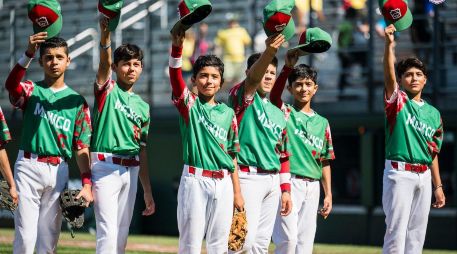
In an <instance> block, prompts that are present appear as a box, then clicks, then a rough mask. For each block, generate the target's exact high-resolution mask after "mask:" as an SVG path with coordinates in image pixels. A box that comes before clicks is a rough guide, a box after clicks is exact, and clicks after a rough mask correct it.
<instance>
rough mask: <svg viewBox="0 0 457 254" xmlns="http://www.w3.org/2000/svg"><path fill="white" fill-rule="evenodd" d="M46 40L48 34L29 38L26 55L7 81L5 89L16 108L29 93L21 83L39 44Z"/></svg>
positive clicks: (38, 34)
mask: <svg viewBox="0 0 457 254" xmlns="http://www.w3.org/2000/svg"><path fill="white" fill-rule="evenodd" d="M46 38H47V33H46V32H40V33H37V34H34V35H31V36H30V37H29V43H28V47H27V51H25V54H24V55H23V56H22V57H21V58H20V59H19V61H18V62H17V64H16V65H15V66H14V68H13V69H12V70H11V72H10V74H9V75H8V78H7V79H6V81H5V88H6V90H8V92H9V94H10V100H11V103H12V104H13V105H15V106H18V105H16V102H18V101H19V100H20V98H21V97H22V96H24V94H26V93H27V91H24V87H23V86H21V81H22V79H23V78H24V76H25V71H26V70H27V68H28V67H29V65H30V63H31V62H32V59H33V57H34V56H35V53H36V51H37V50H38V47H39V44H40V43H42V42H44V41H45V40H46ZM19 106H21V105H19Z"/></svg>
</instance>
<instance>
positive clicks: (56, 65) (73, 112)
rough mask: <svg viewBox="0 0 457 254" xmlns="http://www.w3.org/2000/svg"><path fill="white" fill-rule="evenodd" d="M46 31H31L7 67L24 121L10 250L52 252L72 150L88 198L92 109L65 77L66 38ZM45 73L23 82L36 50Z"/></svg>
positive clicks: (83, 194) (10, 87) (8, 84)
mask: <svg viewBox="0 0 457 254" xmlns="http://www.w3.org/2000/svg"><path fill="white" fill-rule="evenodd" d="M46 37H47V33H46V32H40V33H37V34H34V35H32V36H30V37H29V44H28V48H27V51H26V52H25V54H24V55H23V56H22V57H21V59H19V61H18V63H17V64H16V66H15V67H14V68H13V70H11V72H10V74H9V76H8V78H7V80H6V83H5V86H6V89H7V90H8V92H9V95H10V101H11V104H13V105H14V106H15V107H17V108H20V109H21V110H22V111H23V117H24V126H23V128H22V140H21V144H20V148H19V149H20V150H19V155H18V158H17V161H16V164H15V168H14V179H15V181H16V187H17V192H18V196H19V202H18V208H17V210H16V212H15V214H14V226H15V238H14V244H13V245H14V246H13V252H14V253H21V254H24V253H25V254H29V253H30V254H31V253H33V252H34V249H35V247H36V253H54V252H55V251H56V247H57V241H58V239H59V234H60V227H61V224H62V214H61V211H60V205H59V198H60V193H61V192H62V191H63V190H64V188H65V186H66V185H67V182H68V164H67V161H68V160H69V159H70V158H71V157H72V150H73V151H75V153H76V162H77V163H78V167H79V170H80V172H81V178H82V185H83V188H82V190H81V192H80V193H79V195H78V196H77V198H79V197H82V198H84V199H85V200H86V201H87V205H89V203H90V202H92V193H91V186H92V183H91V180H90V178H91V173H90V158H89V143H90V133H91V125H90V114H89V107H88V106H87V103H86V101H85V100H84V98H83V97H82V96H81V95H79V94H78V93H76V92H75V91H74V90H73V89H71V88H70V87H68V86H67V85H66V84H65V82H64V73H65V71H66V69H67V67H68V65H69V64H70V57H69V56H68V47H67V43H66V42H65V40H63V39H61V38H58V37H54V38H51V39H49V40H47V41H45V40H46ZM38 47H39V48H40V58H39V60H38V61H39V63H40V65H41V67H43V72H44V79H43V80H42V81H39V82H33V81H30V80H28V81H25V82H21V80H22V78H23V77H24V76H25V72H26V70H27V67H28V66H29V64H30V63H31V61H32V59H33V57H34V55H35V52H36V51H37V49H38Z"/></svg>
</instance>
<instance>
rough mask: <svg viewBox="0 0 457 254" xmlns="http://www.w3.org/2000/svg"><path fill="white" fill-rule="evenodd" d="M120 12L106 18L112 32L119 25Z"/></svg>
mask: <svg viewBox="0 0 457 254" xmlns="http://www.w3.org/2000/svg"><path fill="white" fill-rule="evenodd" d="M120 16H121V14H119V15H117V16H116V17H115V18H112V19H109V20H108V29H109V30H110V31H111V32H113V31H115V30H116V28H117V26H118V25H119V20H120Z"/></svg>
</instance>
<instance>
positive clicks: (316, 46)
mask: <svg viewBox="0 0 457 254" xmlns="http://www.w3.org/2000/svg"><path fill="white" fill-rule="evenodd" d="M331 46H332V44H331V43H329V42H328V41H326V40H316V41H313V42H310V43H308V44H302V45H298V46H296V47H294V48H291V49H290V50H292V49H299V50H300V51H301V52H304V54H306V53H323V52H325V51H327V50H329V49H330V47H331Z"/></svg>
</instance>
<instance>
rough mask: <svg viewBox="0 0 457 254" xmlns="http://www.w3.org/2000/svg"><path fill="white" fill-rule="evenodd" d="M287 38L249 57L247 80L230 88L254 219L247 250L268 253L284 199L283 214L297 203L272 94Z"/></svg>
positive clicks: (244, 186)
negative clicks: (293, 203)
mask: <svg viewBox="0 0 457 254" xmlns="http://www.w3.org/2000/svg"><path fill="white" fill-rule="evenodd" d="M284 41H285V39H284V35H282V34H275V35H272V36H270V37H269V38H267V40H266V41H265V44H266V49H265V51H264V52H263V53H262V54H253V55H251V56H250V57H249V59H248V69H247V71H246V79H245V80H244V81H243V82H241V83H240V84H238V85H236V86H234V87H233V88H232V89H231V90H230V97H229V103H230V106H231V107H232V108H233V109H234V110H235V114H236V117H237V121H238V125H239V126H240V133H239V135H240V153H239V154H238V161H239V168H240V185H241V191H242V193H243V197H244V198H245V200H246V205H245V206H246V217H247V221H248V233H247V237H246V242H245V244H244V247H243V250H242V251H241V252H248V253H267V252H268V246H269V244H270V241H271V234H272V232H273V226H274V221H275V217H276V213H277V211H278V203H280V206H281V210H280V213H281V215H282V216H287V215H288V214H289V213H290V211H291V208H292V204H291V199H290V173H289V153H288V150H287V134H286V129H285V127H286V120H285V117H284V113H283V112H281V110H279V109H278V108H276V107H275V106H274V105H273V104H272V103H271V102H270V101H269V100H268V98H267V94H268V93H269V92H270V91H271V89H272V87H273V84H274V82H275V80H276V67H277V59H276V56H275V55H276V53H277V51H278V49H279V47H280V46H281V45H282V43H284ZM278 173H279V174H278ZM281 192H282V194H281Z"/></svg>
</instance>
